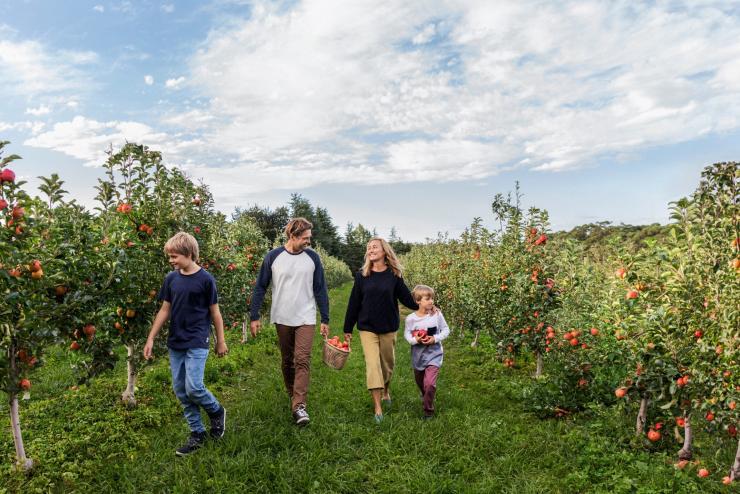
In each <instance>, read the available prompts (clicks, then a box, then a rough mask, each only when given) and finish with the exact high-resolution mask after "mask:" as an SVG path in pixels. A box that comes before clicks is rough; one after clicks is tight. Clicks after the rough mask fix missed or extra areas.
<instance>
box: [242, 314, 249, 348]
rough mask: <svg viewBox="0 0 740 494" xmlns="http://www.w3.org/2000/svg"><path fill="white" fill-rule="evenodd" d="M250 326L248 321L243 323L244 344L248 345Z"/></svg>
mask: <svg viewBox="0 0 740 494" xmlns="http://www.w3.org/2000/svg"><path fill="white" fill-rule="evenodd" d="M249 329H250V327H249V324H247V321H246V320H245V321H244V322H243V323H242V343H246V342H247V340H248V339H249Z"/></svg>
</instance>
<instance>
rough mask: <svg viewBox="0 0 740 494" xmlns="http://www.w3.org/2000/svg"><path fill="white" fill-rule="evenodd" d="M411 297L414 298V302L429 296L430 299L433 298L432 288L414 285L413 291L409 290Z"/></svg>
mask: <svg viewBox="0 0 740 494" xmlns="http://www.w3.org/2000/svg"><path fill="white" fill-rule="evenodd" d="M411 295H412V296H413V297H414V300H415V301H417V302H418V301H419V300H421V299H423V298H425V297H426V296H429V297H430V298H434V288H432V287H431V286H426V285H416V286H415V287H414V289H413V290H411Z"/></svg>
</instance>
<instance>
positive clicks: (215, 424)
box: [208, 406, 226, 439]
mask: <svg viewBox="0 0 740 494" xmlns="http://www.w3.org/2000/svg"><path fill="white" fill-rule="evenodd" d="M208 417H210V419H211V437H212V438H213V439H219V438H221V437H224V432H225V431H226V409H225V408H224V407H223V406H221V410H219V411H218V412H216V413H214V414H213V415H209V416H208Z"/></svg>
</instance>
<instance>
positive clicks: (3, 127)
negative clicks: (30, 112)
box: [0, 120, 46, 134]
mask: <svg viewBox="0 0 740 494" xmlns="http://www.w3.org/2000/svg"><path fill="white" fill-rule="evenodd" d="M44 127H46V124H45V123H44V122H34V121H28V120H27V121H25V122H14V123H9V122H0V132H5V131H8V130H15V131H25V132H30V133H31V134H38V133H39V132H41V131H42V130H43V129H44Z"/></svg>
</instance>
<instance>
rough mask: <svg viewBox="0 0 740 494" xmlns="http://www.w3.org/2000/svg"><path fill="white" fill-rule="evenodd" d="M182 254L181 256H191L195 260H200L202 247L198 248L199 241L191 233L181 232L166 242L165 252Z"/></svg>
mask: <svg viewBox="0 0 740 494" xmlns="http://www.w3.org/2000/svg"><path fill="white" fill-rule="evenodd" d="M171 252H174V253H175V254H180V255H181V256H187V257H190V258H191V259H192V260H193V262H198V257H199V255H200V249H199V248H198V241H197V240H195V237H193V236H192V235H190V234H189V233H185V232H179V233H176V234H174V235H173V236H172V238H170V239H169V240H168V241H167V243H166V244H164V253H165V254H168V255H169V254H170V253H171Z"/></svg>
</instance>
